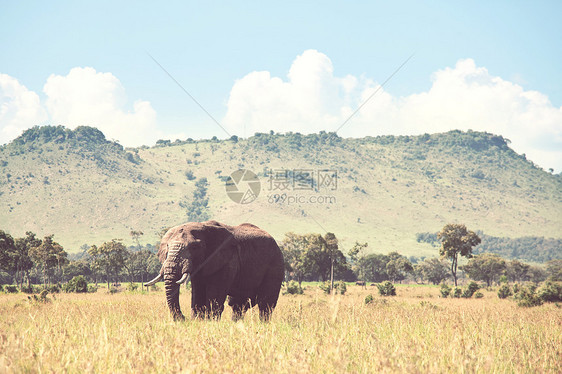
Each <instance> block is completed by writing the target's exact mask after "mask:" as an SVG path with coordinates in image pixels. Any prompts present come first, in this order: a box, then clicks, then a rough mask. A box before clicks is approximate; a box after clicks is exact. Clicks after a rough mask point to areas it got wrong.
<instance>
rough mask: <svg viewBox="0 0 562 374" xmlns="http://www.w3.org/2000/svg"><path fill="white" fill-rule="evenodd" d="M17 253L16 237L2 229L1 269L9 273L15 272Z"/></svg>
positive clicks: (0, 239)
mask: <svg viewBox="0 0 562 374" xmlns="http://www.w3.org/2000/svg"><path fill="white" fill-rule="evenodd" d="M15 253H16V244H15V243H14V238H12V236H11V235H10V234H8V233H7V232H5V231H2V230H0V269H2V270H5V271H7V272H8V273H13V272H15V263H14V257H15Z"/></svg>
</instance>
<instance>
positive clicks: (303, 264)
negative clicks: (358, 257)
mask: <svg viewBox="0 0 562 374" xmlns="http://www.w3.org/2000/svg"><path fill="white" fill-rule="evenodd" d="M280 247H281V251H282V252H283V256H284V258H285V269H286V270H287V274H288V276H289V278H291V279H295V280H297V281H298V282H299V284H301V282H302V281H303V280H305V279H310V280H318V279H320V280H322V281H326V280H328V279H330V278H331V273H332V269H333V273H334V277H335V278H341V277H343V276H345V274H346V273H347V271H348V270H349V268H348V266H347V263H346V259H345V256H344V255H343V253H342V252H341V251H340V250H339V249H338V244H337V238H336V236H335V235H334V234H331V233H328V234H326V236H325V237H322V235H320V234H304V235H300V234H295V233H287V234H285V238H284V239H283V241H282V242H281V245H280ZM332 264H333V266H332Z"/></svg>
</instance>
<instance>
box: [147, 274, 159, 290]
mask: <svg viewBox="0 0 562 374" xmlns="http://www.w3.org/2000/svg"><path fill="white" fill-rule="evenodd" d="M160 280H162V274H158V275H157V276H156V278H154V279H153V280H151V281H150V282H146V283H145V284H144V286H145V287H148V286H152V285H153V284H156V282H158V281H160Z"/></svg>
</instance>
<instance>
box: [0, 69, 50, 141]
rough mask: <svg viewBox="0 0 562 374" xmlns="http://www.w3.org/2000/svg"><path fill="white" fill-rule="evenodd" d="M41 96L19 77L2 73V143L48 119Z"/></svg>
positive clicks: (0, 85) (0, 106) (0, 136)
mask: <svg viewBox="0 0 562 374" xmlns="http://www.w3.org/2000/svg"><path fill="white" fill-rule="evenodd" d="M47 118H48V117H47V112H46V111H45V109H44V108H43V107H42V106H41V102H40V100H39V96H38V95H37V94H36V93H35V92H33V91H29V90H28V89H27V88H26V87H25V86H24V85H22V84H20V83H19V82H18V81H17V79H15V78H12V77H10V76H9V75H6V74H0V144H2V143H6V142H8V141H10V140H12V139H14V138H16V137H18V136H19V135H20V134H21V133H22V132H23V131H24V130H26V129H28V128H30V127H33V126H35V125H41V124H43V123H44V122H45V121H46V120H47Z"/></svg>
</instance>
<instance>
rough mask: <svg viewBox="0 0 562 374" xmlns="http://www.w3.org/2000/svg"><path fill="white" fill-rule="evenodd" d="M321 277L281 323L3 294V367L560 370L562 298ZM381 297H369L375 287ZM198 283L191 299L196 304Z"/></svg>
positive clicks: (286, 298) (77, 297)
mask: <svg viewBox="0 0 562 374" xmlns="http://www.w3.org/2000/svg"><path fill="white" fill-rule="evenodd" d="M397 292H398V296H396V297H391V298H382V297H380V296H378V295H377V293H376V288H375V287H369V289H368V290H362V289H360V287H358V286H354V285H353V286H349V287H348V292H347V294H346V295H343V296H328V295H325V294H323V293H321V291H319V290H318V288H317V287H315V286H313V285H309V286H308V287H307V289H306V290H305V294H304V295H299V296H292V295H282V296H281V297H280V301H279V304H278V307H277V309H276V310H275V313H274V315H273V319H272V321H271V323H268V324H264V323H261V322H259V318H258V316H257V313H256V311H254V310H252V311H250V312H249V313H248V315H247V316H246V318H245V320H244V321H242V322H238V323H233V322H231V321H230V310H228V309H226V310H225V313H224V314H223V319H222V320H221V321H220V322H210V321H190V320H188V321H187V322H184V323H176V322H173V321H172V320H171V318H170V317H169V314H168V310H167V307H166V305H165V300H164V294H163V291H157V292H151V293H150V294H141V293H135V292H120V293H117V294H113V295H110V294H107V293H106V291H105V290H102V289H100V290H99V291H98V292H97V293H94V294H58V295H54V296H53V295H49V298H50V300H51V301H50V302H48V303H38V302H29V301H28V300H27V296H26V295H23V294H10V295H7V294H1V295H0V315H1V316H2V317H1V318H0V373H4V372H7V373H21V372H70V373H78V372H80V373H82V372H112V373H114V372H135V373H142V372H148V373H152V372H156V373H168V372H195V373H197V372H236V373H264V372H274V373H308V372H322V373H344V372H347V373H364V372H377V373H378V372H383V373H384V372H391V373H392V372H431V373H439V372H485V373H490V372H528V373H536V372H551V373H557V372H558V373H559V372H561V371H562V360H561V357H562V309H561V308H560V307H559V306H557V305H554V304H546V305H543V306H541V307H536V308H519V307H517V306H516V305H515V303H514V302H513V301H510V300H499V299H498V298H497V296H496V294H495V292H492V291H486V290H484V298H483V299H467V300H465V299H441V298H439V297H438V294H439V289H438V288H435V287H429V286H423V287H419V286H399V287H398V288H397ZM369 293H371V294H373V295H374V296H375V300H374V302H373V303H372V304H369V305H365V304H364V298H365V296H366V295H367V294H369ZM189 297H190V294H189V291H185V290H183V289H182V294H181V299H180V302H181V304H182V307H183V310H184V313H185V312H188V306H189Z"/></svg>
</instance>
